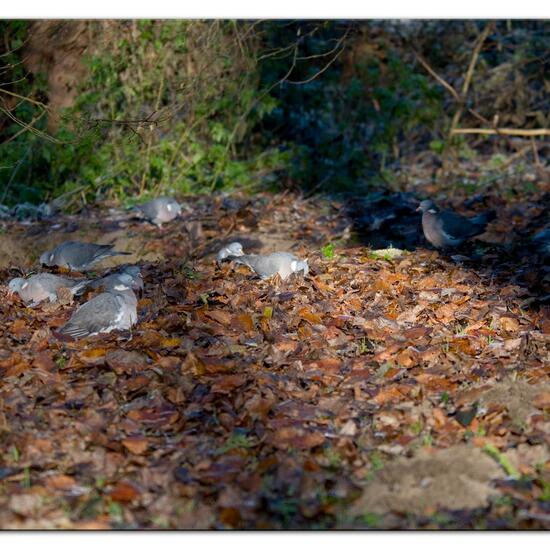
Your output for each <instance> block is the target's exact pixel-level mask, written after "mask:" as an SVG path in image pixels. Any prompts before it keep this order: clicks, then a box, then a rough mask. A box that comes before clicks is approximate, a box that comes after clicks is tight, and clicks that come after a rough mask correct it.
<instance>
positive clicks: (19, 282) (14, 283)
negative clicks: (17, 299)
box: [8, 277, 25, 294]
mask: <svg viewBox="0 0 550 550" xmlns="http://www.w3.org/2000/svg"><path fill="white" fill-rule="evenodd" d="M24 284H25V279H22V278H21V277H16V278H15V279H12V280H11V281H10V282H9V283H8V292H9V293H10V294H14V293H16V292H19V291H20V290H21V289H22V288H23V285H24Z"/></svg>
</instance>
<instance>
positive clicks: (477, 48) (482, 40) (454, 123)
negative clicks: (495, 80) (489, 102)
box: [449, 21, 494, 136]
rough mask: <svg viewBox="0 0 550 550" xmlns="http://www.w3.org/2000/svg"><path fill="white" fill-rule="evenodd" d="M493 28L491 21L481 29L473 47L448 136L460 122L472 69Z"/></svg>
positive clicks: (472, 74) (472, 73)
mask: <svg viewBox="0 0 550 550" xmlns="http://www.w3.org/2000/svg"><path fill="white" fill-rule="evenodd" d="M493 27H494V23H493V22H492V21H491V22H490V23H488V24H487V25H486V26H485V28H484V29H483V32H482V33H481V35H480V36H479V38H478V39H477V42H476V45H475V47H474V51H473V52H472V57H471V59H470V63H469V65H468V70H467V71H466V77H465V78H464V84H463V85H462V92H461V94H460V103H459V106H458V109H457V110H456V111H455V114H454V116H453V120H452V121H451V128H450V131H449V136H451V135H453V131H454V130H455V129H456V128H457V126H458V123H459V122H460V119H461V117H462V112H463V110H464V105H465V104H466V99H467V97H468V90H469V88H470V83H471V82H472V78H473V76H474V69H475V66H476V63H477V60H478V58H479V54H480V52H481V48H483V44H484V43H485V40H487V37H488V36H489V33H490V32H491V31H492V30H493Z"/></svg>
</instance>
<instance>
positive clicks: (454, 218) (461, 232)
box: [438, 211, 480, 240]
mask: <svg viewBox="0 0 550 550" xmlns="http://www.w3.org/2000/svg"><path fill="white" fill-rule="evenodd" d="M438 224H439V227H440V229H441V230H442V231H443V233H445V235H446V236H447V237H448V238H449V239H454V240H464V239H467V238H468V237H473V236H474V235H477V234H479V230H480V228H479V226H478V225H475V224H473V223H472V222H471V221H470V220H469V219H468V218H465V217H464V216H460V215H459V214H455V213H454V212H448V211H447V212H441V213H440V214H439V216H438Z"/></svg>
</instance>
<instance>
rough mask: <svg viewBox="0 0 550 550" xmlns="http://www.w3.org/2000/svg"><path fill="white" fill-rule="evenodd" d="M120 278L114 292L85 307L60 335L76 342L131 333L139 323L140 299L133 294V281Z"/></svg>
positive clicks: (97, 298) (130, 278)
mask: <svg viewBox="0 0 550 550" xmlns="http://www.w3.org/2000/svg"><path fill="white" fill-rule="evenodd" d="M120 277H121V282H120V284H118V285H115V286H114V287H113V290H112V291H110V292H102V293H101V294H98V295H97V296H95V297H94V298H92V299H91V300H90V301H88V302H86V303H85V304H83V305H81V306H80V307H79V308H78V309H77V310H76V311H75V312H74V313H73V315H72V317H71V318H70V319H69V321H68V322H67V323H66V324H65V325H64V326H62V327H61V328H60V329H59V330H58V332H57V334H59V335H60V336H62V337H63V336H70V337H72V338H75V339H76V338H85V337H87V336H93V335H95V334H99V333H107V332H111V331H113V330H127V329H130V328H131V327H132V326H133V325H134V324H135V323H136V322H137V298H136V295H135V294H134V293H133V291H132V290H131V285H132V277H131V276H130V275H127V274H122V275H121V276H120Z"/></svg>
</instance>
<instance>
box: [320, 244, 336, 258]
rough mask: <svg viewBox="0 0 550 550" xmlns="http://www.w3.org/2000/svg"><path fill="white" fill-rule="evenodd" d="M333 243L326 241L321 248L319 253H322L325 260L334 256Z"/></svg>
mask: <svg viewBox="0 0 550 550" xmlns="http://www.w3.org/2000/svg"><path fill="white" fill-rule="evenodd" d="M334 248H335V247H334V243H327V244H326V245H325V246H323V247H322V248H321V253H322V254H323V258H325V259H326V260H332V259H333V258H334Z"/></svg>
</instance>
